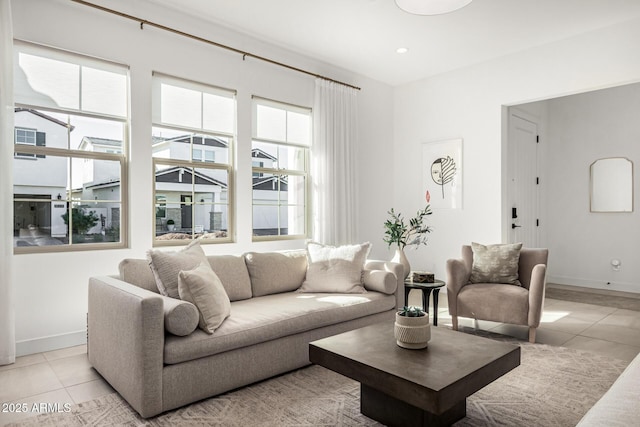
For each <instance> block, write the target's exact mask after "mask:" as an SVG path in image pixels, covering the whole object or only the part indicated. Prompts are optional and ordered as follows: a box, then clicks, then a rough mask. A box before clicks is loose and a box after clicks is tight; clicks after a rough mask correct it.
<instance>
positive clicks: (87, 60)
mask: <svg viewBox="0 0 640 427" xmlns="http://www.w3.org/2000/svg"><path fill="white" fill-rule="evenodd" d="M14 46H15V47H14V55H15V54H16V52H23V51H24V52H28V53H29V54H30V55H38V54H40V55H41V56H42V57H44V58H50V57H56V58H66V59H69V61H70V63H73V64H76V65H79V66H80V68H82V67H90V68H91V67H98V68H97V69H99V70H100V69H104V70H115V69H118V73H120V74H122V75H124V76H125V79H126V93H125V94H124V95H125V99H126V111H125V115H124V116H118V115H113V114H107V113H99V112H95V111H88V110H83V109H82V106H80V109H76V108H65V107H53V106H49V105H38V104H32V103H26V102H19V101H18V100H16V102H15V104H14V108H15V109H16V110H17V109H27V110H35V111H39V112H42V113H54V114H64V115H67V116H68V117H80V118H88V119H97V120H105V121H107V120H108V121H113V122H118V123H120V124H121V125H122V145H121V149H120V153H102V152H95V151H85V150H79V149H76V148H71V147H70V146H69V145H67V147H66V148H58V147H50V146H46V145H45V146H38V145H37V133H38V132H37V129H36V144H35V145H33V146H32V145H27V144H16V141H15V139H14V146H16V145H20V152H21V153H23V152H24V153H26V154H33V156H34V157H35V159H33V160H38V159H40V158H45V157H46V156H54V157H61V158H66V159H68V161H69V165H68V170H67V184H66V186H67V188H66V189H65V191H64V193H65V194H64V195H62V194H60V195H59V196H60V198H57V199H55V200H54V199H53V198H52V199H51V200H50V201H51V202H52V203H53V202H60V203H65V204H66V214H67V215H71V214H72V212H73V209H74V208H76V204H77V203H78V202H81V203H83V202H89V201H88V200H82V199H80V200H77V199H75V198H74V196H73V191H74V189H73V188H72V181H71V180H72V174H73V172H72V170H73V160H74V159H85V160H104V161H115V162H118V164H119V166H120V200H119V201H118V203H119V205H118V209H119V223H118V228H119V241H117V242H98V243H74V242H73V230H72V227H71V226H68V229H67V235H68V240H69V241H68V243H65V244H61V245H48V246H46V245H45V246H14V247H13V253H14V254H32V253H52V252H77V251H95V250H109V249H124V248H127V247H128V246H129V184H128V165H129V158H128V153H129V138H130V108H129V100H130V81H131V78H130V71H129V66H128V65H125V64H121V63H117V62H112V61H108V60H103V59H99V58H95V57H93V56H91V55H86V54H80V53H74V52H69V51H66V50H63V49H59V48H54V47H49V46H43V45H39V44H35V43H31V42H24V41H21V40H16V41H15V43H14ZM99 67H103V68H99ZM15 90H16V89H15V87H14V91H15ZM78 90H82V81H80V82H79V86H78ZM14 128H16V126H15V122H14ZM22 129H24V128H22ZM69 133H70V129H69V127H68V125H67V142H69V141H70V138H69ZM16 158H17V159H25V158H24V157H16ZM26 159H32V158H31V157H29V158H26ZM13 194H14V196H13V202H14V204H15V202H16V201H17V202H25V201H26V202H43V199H38V198H16V196H15V195H16V193H15V190H14V193H13ZM46 200H49V199H46ZM90 202H91V203H114V200H103V199H94V200H91V201H90ZM14 221H15V214H14Z"/></svg>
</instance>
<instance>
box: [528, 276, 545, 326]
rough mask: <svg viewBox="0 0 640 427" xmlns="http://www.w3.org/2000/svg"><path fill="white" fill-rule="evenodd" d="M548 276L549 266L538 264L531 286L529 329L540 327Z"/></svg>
mask: <svg viewBox="0 0 640 427" xmlns="http://www.w3.org/2000/svg"><path fill="white" fill-rule="evenodd" d="M546 274H547V266H546V265H545V264H537V265H535V266H534V267H533V270H532V271H531V283H530V284H529V319H528V322H529V327H533V328H537V327H538V326H540V318H541V317H542V308H543V304H544V293H545V287H546Z"/></svg>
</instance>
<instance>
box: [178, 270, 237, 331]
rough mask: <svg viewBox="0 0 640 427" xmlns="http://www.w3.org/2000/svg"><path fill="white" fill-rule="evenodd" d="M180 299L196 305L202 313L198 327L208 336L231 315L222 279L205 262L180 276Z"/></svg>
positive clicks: (229, 302)
mask: <svg viewBox="0 0 640 427" xmlns="http://www.w3.org/2000/svg"><path fill="white" fill-rule="evenodd" d="M178 291H179V293H180V299H182V300H184V301H188V302H190V303H192V304H194V305H195V306H196V307H197V308H198V311H199V312H200V320H199V322H198V326H199V327H200V329H202V330H203V331H205V332H206V333H208V334H212V333H214V332H215V330H216V329H218V327H220V325H221V324H222V322H224V320H225V319H226V318H227V317H229V315H230V314H231V301H229V296H228V295H227V292H226V291H225V290H224V286H222V282H221V281H220V278H218V276H217V275H216V273H215V272H214V271H213V270H212V269H211V266H210V265H209V263H208V262H207V261H204V262H203V263H201V264H200V265H199V266H197V267H196V268H194V269H193V270H185V271H181V272H180V274H179V275H178Z"/></svg>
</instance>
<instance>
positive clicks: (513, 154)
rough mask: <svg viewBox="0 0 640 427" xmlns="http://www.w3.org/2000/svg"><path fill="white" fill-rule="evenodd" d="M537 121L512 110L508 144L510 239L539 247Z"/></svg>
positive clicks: (525, 245)
mask: <svg viewBox="0 0 640 427" xmlns="http://www.w3.org/2000/svg"><path fill="white" fill-rule="evenodd" d="M538 144H539V136H538V123H537V121H536V120H535V119H534V118H531V117H524V115H522V114H518V113H517V112H515V111H512V110H510V111H509V126H508V144H507V159H508V161H507V180H508V189H507V205H508V208H509V210H508V212H507V213H506V215H507V218H506V219H505V222H506V223H508V224H509V225H508V227H509V229H508V234H507V236H508V242H509V243H518V242H522V244H523V247H528V248H536V247H538V243H539V228H540V220H539V215H538V209H539V194H538V193H539V186H540V177H539V174H538Z"/></svg>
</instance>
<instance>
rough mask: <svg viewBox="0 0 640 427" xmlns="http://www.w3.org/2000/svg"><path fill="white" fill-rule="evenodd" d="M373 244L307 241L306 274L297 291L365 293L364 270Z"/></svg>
mask: <svg viewBox="0 0 640 427" xmlns="http://www.w3.org/2000/svg"><path fill="white" fill-rule="evenodd" d="M370 249H371V244H370V243H369V242H367V243H363V244H360V245H345V246H338V247H336V246H325V245H321V244H319V243H313V242H310V243H308V244H307V256H308V257H309V260H308V262H309V265H308V267H307V277H306V280H305V281H304V282H303V283H302V286H301V287H300V288H299V289H298V292H333V293H341V294H355V293H365V292H367V291H366V290H365V289H364V286H363V283H362V270H363V268H364V263H365V261H366V260H367V256H368V255H369V250H370Z"/></svg>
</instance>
